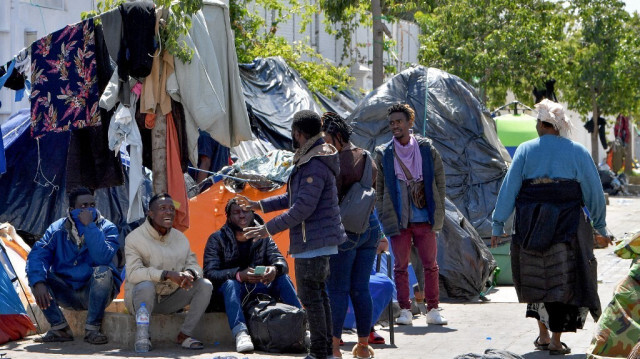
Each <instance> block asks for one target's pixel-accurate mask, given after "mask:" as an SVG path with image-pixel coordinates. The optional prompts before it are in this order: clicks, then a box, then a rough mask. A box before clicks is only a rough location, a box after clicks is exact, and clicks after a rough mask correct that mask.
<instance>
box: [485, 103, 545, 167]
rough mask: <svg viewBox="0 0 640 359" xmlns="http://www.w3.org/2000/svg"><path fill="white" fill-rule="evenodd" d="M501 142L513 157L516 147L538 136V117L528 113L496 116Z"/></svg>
mask: <svg viewBox="0 0 640 359" xmlns="http://www.w3.org/2000/svg"><path fill="white" fill-rule="evenodd" d="M494 120H495V121H496V128H497V130H498V138H499V139H500V142H502V144H503V145H504V147H506V148H507V151H508V152H509V154H510V155H511V157H512V158H513V154H514V153H515V152H516V148H517V147H518V146H519V145H520V144H521V143H522V142H525V141H528V140H532V139H534V138H537V137H538V132H537V131H536V118H535V117H533V116H529V115H527V114H523V113H518V114H511V113H509V114H506V115H502V116H497V117H495V118H494Z"/></svg>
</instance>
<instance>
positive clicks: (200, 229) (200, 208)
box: [184, 182, 296, 283]
mask: <svg viewBox="0 0 640 359" xmlns="http://www.w3.org/2000/svg"><path fill="white" fill-rule="evenodd" d="M285 191H286V187H281V188H280V189H277V190H275V191H272V192H260V191H258V190H257V189H255V188H253V187H251V186H246V188H245V190H244V191H243V192H242V193H241V194H242V195H243V196H245V197H247V198H249V199H251V200H254V201H257V200H260V199H264V198H268V197H271V196H276V195H280V194H283V193H285ZM235 196H236V194H235V193H232V192H229V191H228V190H227V189H226V188H225V187H224V185H223V184H222V182H218V183H215V184H214V185H213V186H211V188H209V189H208V190H207V191H205V192H203V193H201V194H199V195H198V196H196V197H194V198H192V199H191V200H190V203H189V217H190V218H189V221H190V227H189V229H187V230H186V231H184V234H185V235H186V236H187V238H189V242H191V250H192V251H193V252H194V253H195V254H196V257H198V262H200V265H202V260H203V255H204V247H205V245H206V244H207V239H209V236H210V235H211V234H213V233H214V232H216V231H218V230H219V229H220V228H221V227H222V226H223V225H224V224H225V222H226V221H227V217H226V216H225V214H224V207H225V206H226V204H227V201H229V200H230V199H231V198H233V197H235ZM282 212H283V211H277V212H271V213H267V214H263V213H261V212H259V211H258V212H257V213H258V214H259V215H260V216H261V217H262V218H263V219H264V220H265V222H266V221H269V220H271V219H272V218H273V217H275V216H277V215H278V214H280V213H282ZM273 240H274V241H275V242H276V244H277V245H278V248H279V249H280V252H281V253H282V255H284V256H285V259H286V260H287V264H289V276H290V277H291V280H292V281H293V283H295V282H296V281H295V274H294V270H293V268H294V267H293V258H291V257H290V256H288V255H287V252H288V251H289V231H284V232H280V233H278V234H276V235H275V236H274V237H273Z"/></svg>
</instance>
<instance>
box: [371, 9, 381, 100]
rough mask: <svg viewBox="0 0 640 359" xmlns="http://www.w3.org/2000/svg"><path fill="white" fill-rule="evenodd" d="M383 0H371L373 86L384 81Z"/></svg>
mask: <svg viewBox="0 0 640 359" xmlns="http://www.w3.org/2000/svg"><path fill="white" fill-rule="evenodd" d="M382 1H384V0H371V16H372V17H373V64H372V66H373V88H374V89H375V88H376V87H378V86H380V85H382V82H383V81H384V66H383V63H382V55H383V51H384V31H383V29H382Z"/></svg>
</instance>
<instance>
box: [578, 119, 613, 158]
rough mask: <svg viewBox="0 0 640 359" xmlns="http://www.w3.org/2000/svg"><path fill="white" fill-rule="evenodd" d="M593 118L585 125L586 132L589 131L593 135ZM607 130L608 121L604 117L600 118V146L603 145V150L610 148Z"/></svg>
mask: <svg viewBox="0 0 640 359" xmlns="http://www.w3.org/2000/svg"><path fill="white" fill-rule="evenodd" d="M593 122H594V121H593V117H592V118H591V119H590V120H589V121H587V122H585V124H584V128H585V130H587V132H589V133H593V130H594V124H593ZM606 128H607V120H605V119H604V118H602V117H598V138H599V139H600V144H602V148H604V149H605V150H606V149H607V148H608V145H607V135H606V133H605V131H606Z"/></svg>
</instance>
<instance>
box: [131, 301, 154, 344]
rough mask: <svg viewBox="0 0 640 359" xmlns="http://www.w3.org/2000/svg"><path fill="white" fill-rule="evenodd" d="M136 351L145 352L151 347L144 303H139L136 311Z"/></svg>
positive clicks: (147, 313) (147, 316) (147, 312)
mask: <svg viewBox="0 0 640 359" xmlns="http://www.w3.org/2000/svg"><path fill="white" fill-rule="evenodd" d="M135 349H136V353H146V352H148V351H149V349H151V341H149V311H148V310H147V305H146V303H144V302H142V303H140V308H138V310H137V311H136V344H135Z"/></svg>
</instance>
